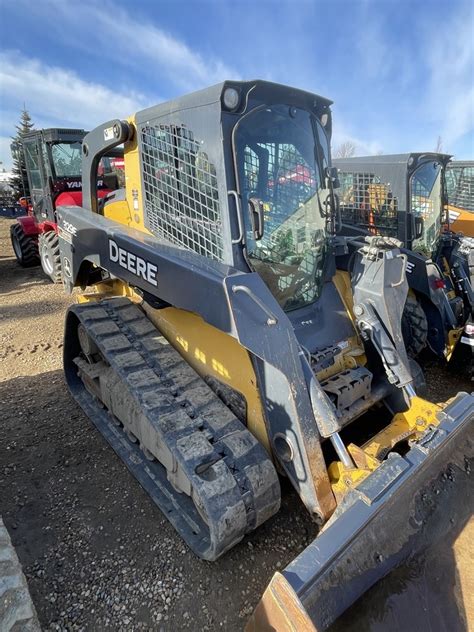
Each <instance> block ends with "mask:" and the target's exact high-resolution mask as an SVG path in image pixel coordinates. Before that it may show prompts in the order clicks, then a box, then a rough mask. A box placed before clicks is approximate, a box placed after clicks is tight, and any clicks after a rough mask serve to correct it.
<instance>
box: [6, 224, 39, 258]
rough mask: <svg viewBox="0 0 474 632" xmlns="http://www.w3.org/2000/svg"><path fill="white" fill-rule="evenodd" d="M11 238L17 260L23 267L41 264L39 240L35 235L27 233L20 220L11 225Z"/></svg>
mask: <svg viewBox="0 0 474 632" xmlns="http://www.w3.org/2000/svg"><path fill="white" fill-rule="evenodd" d="M10 239H11V242H12V247H13V252H14V253H15V257H16V260H17V261H18V263H19V264H20V265H21V266H22V267H23V268H31V267H32V266H37V265H38V264H39V262H40V259H39V253H38V242H37V241H36V239H35V237H32V236H31V235H26V234H25V232H24V230H23V228H22V226H21V224H19V223H18V222H17V223H16V224H12V226H10Z"/></svg>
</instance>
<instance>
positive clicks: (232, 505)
mask: <svg viewBox="0 0 474 632" xmlns="http://www.w3.org/2000/svg"><path fill="white" fill-rule="evenodd" d="M71 313H73V314H74V315H75V316H76V318H77V319H78V320H79V321H80V322H82V323H83V324H84V326H85V327H86V329H87V331H88V333H89V335H90V337H91V338H92V340H94V342H95V343H96V345H97V346H98V347H99V349H100V351H101V353H102V355H103V357H104V358H106V360H107V362H108V363H109V364H110V366H111V367H112V368H113V369H114V371H115V372H116V374H117V375H118V376H119V377H120V379H121V381H122V382H123V388H124V389H126V390H127V391H128V393H129V394H130V395H131V396H132V397H133V400H134V402H135V403H136V407H137V409H139V410H140V411H141V413H142V414H144V415H146V418H147V422H148V427H149V428H151V429H152V430H151V432H152V433H155V436H154V439H153V440H156V441H158V442H163V443H164V444H165V445H166V446H167V447H168V449H169V450H170V451H171V453H172V454H173V456H174V457H175V459H176V461H177V462H179V465H180V468H181V469H182V471H184V473H185V474H186V476H187V478H188V480H189V481H190V482H191V485H192V487H193V489H194V490H195V492H197V494H198V496H199V501H200V505H201V507H202V508H203V511H204V514H205V516H206V522H204V521H203V520H202V518H201V516H200V514H199V512H198V511H197V510H196V508H195V505H194V503H193V501H192V499H191V498H190V497H189V496H187V495H186V494H184V493H178V492H176V490H175V489H174V487H173V486H172V485H171V483H170V482H169V481H168V478H167V474H166V469H165V468H164V466H162V465H161V464H160V463H159V462H157V461H152V462H150V461H148V460H147V459H146V458H145V457H144V454H143V452H142V450H140V448H139V447H138V445H137V444H135V443H132V442H131V441H129V440H128V439H127V438H126V435H125V433H124V431H123V429H121V428H119V427H118V426H117V425H116V423H114V421H113V419H112V418H111V415H110V414H109V413H108V412H107V410H104V409H103V408H101V407H100V405H99V404H98V402H97V401H96V400H95V398H94V397H93V396H92V395H90V394H89V392H88V391H87V390H86V389H85V387H84V385H83V383H82V380H81V379H80V378H79V377H78V376H77V370H76V371H75V375H74V370H73V367H74V362H75V361H76V362H77V359H76V360H75V359H74V358H68V356H67V354H68V349H69V348H74V343H73V346H72V347H71V341H70V340H68V339H66V340H65V345H64V346H65V366H66V377H67V381H68V385H69V387H70V389H71V392H72V394H73V395H74V397H75V398H76V400H77V401H78V402H79V404H80V405H81V406H82V408H83V409H84V410H85V412H86V414H87V415H88V416H89V417H90V418H91V419H92V421H93V422H94V424H95V425H96V426H97V428H98V429H99V430H100V431H101V432H102V434H103V435H104V436H105V438H106V439H107V440H108V441H109V443H110V444H111V445H112V447H113V448H114V450H115V451H116V452H117V454H118V455H119V456H120V457H121V458H122V459H123V460H124V461H125V463H126V464H127V466H128V468H129V469H130V470H131V471H132V473H133V474H134V475H135V476H136V478H137V479H138V480H139V481H140V483H141V485H142V486H143V487H144V488H145V489H146V491H147V492H148V493H149V494H150V496H151V497H152V499H153V500H154V502H155V503H156V504H157V505H158V506H159V507H160V509H161V510H162V511H163V513H164V514H165V515H166V517H167V518H168V519H169V520H170V522H171V523H172V524H173V526H174V527H175V528H176V530H177V531H178V532H179V533H180V535H181V536H182V537H183V539H184V540H185V541H186V542H187V544H188V545H189V546H190V547H191V548H192V549H193V551H194V552H195V553H196V554H197V555H199V556H200V557H202V558H204V559H207V560H215V559H217V558H218V557H219V556H220V555H222V554H223V553H224V552H225V551H227V550H229V549H230V548H231V547H233V546H234V545H235V544H237V542H239V541H240V540H241V539H242V538H243V537H244V535H245V534H246V533H248V532H249V531H251V530H253V529H255V528H256V527H257V526H258V525H260V524H262V523H263V522H264V521H265V520H267V519H268V518H269V517H270V516H272V515H273V514H274V513H276V512H277V511H278V509H279V507H280V486H279V481H278V477H277V474H276V471H275V468H274V466H273V464H272V462H271V460H270V459H269V457H268V454H267V453H266V451H265V449H264V448H263V447H262V446H261V445H260V444H259V443H258V441H257V440H256V439H255V437H254V436H253V435H252V434H251V433H250V432H249V431H248V430H247V429H246V428H245V426H244V425H243V424H242V423H241V422H240V421H239V420H238V419H237V418H236V417H235V416H234V415H233V414H232V413H231V411H230V410H229V409H228V408H227V406H225V404H224V403H223V402H222V401H221V400H220V399H219V398H218V397H217V395H216V394H215V393H214V392H213V391H212V390H211V389H210V387H209V386H208V385H207V384H206V383H205V382H204V380H203V379H202V378H201V377H200V376H199V375H198V374H197V373H196V372H195V371H194V370H193V369H192V368H191V367H190V366H189V365H188V364H187V362H186V361H185V360H184V359H183V358H182V357H181V356H180V355H179V353H178V352H177V351H176V350H175V349H174V348H173V347H172V346H171V345H169V344H168V343H167V342H166V341H165V339H164V338H163V337H162V336H161V335H160V334H159V332H158V331H157V329H156V328H155V326H154V325H153V324H152V323H151V322H150V320H149V319H148V318H147V317H146V315H145V314H144V313H143V311H142V310H141V309H140V308H139V307H138V306H137V305H135V304H133V303H131V302H130V301H129V300H128V299H121V298H120V299H110V300H104V301H102V302H100V303H98V304H93V305H91V304H88V305H84V304H83V305H76V306H73V307H71V308H70V310H69V312H68V319H69V318H70V315H71ZM68 322H69V320H68ZM76 324H77V321H76ZM67 331H69V332H71V331H72V328H71V327H67ZM67 335H71V334H67ZM76 348H77V345H76ZM196 472H199V473H196Z"/></svg>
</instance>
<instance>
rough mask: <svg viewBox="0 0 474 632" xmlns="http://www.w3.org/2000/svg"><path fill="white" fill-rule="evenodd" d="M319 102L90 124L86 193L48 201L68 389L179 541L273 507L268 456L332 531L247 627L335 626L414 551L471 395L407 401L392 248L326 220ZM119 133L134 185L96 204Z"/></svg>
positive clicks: (325, 108)
mask: <svg viewBox="0 0 474 632" xmlns="http://www.w3.org/2000/svg"><path fill="white" fill-rule="evenodd" d="M329 105H330V102H329V101H327V100H326V99H323V98H322V97H318V96H317V95H313V94H309V93H306V92H303V91H299V90H294V89H292V88H288V87H286V86H278V85H275V84H270V83H267V82H260V81H256V82H248V83H246V82H225V83H224V84H221V85H218V86H214V87H212V88H209V89H208V90H205V91H202V92H199V93H197V94H194V95H188V96H187V97H183V98H182V99H179V100H177V101H176V102H174V103H172V104H164V105H159V106H156V107H155V108H150V109H148V110H145V111H143V112H139V113H137V114H136V115H135V116H134V117H130V119H128V120H127V121H118V120H116V121H109V122H108V123H105V124H104V125H102V126H99V127H98V128H96V129H95V130H93V131H92V132H91V133H90V134H88V135H87V136H86V138H85V139H84V144H83V147H84V160H83V179H82V180H83V191H84V201H85V208H82V209H77V208H76V209H68V208H66V207H63V208H62V209H61V211H60V212H59V227H60V235H61V258H62V264H63V267H64V269H65V270H67V271H68V272H67V275H66V278H65V283H66V288H67V290H69V291H72V289H73V287H78V286H81V287H82V288H86V287H89V288H90V287H91V286H92V288H93V289H92V291H88V292H87V293H86V294H85V295H83V296H82V298H81V300H82V301H83V303H81V304H80V305H78V306H75V307H72V308H70V310H69V312H68V315H67V319H66V328H65V342H64V365H65V372H66V378H67V382H68V385H69V388H70V389H71V392H72V394H73V396H74V397H75V398H76V400H77V401H78V402H79V404H80V405H81V406H82V408H83V409H84V410H85V412H86V413H87V414H88V416H89V417H90V418H91V419H92V421H93V422H94V424H95V425H96V426H97V428H98V429H99V430H100V431H101V432H102V434H103V435H104V436H105V437H106V439H107V440H108V441H109V442H110V443H111V444H112V446H113V448H114V449H115V451H116V452H117V454H118V455H119V456H120V457H121V458H122V459H123V460H124V462H125V463H126V465H127V467H128V468H129V469H130V470H131V471H132V473H133V474H134V475H135V477H136V478H137V479H138V480H139V481H140V483H141V484H142V486H143V487H144V488H145V489H146V490H147V491H148V493H149V494H150V496H151V497H152V499H153V500H154V501H155V502H156V504H157V505H158V506H159V507H160V509H161V510H162V511H163V513H164V514H165V516H166V517H168V519H169V520H170V521H171V522H172V524H173V525H174V526H175V528H176V529H177V531H178V532H179V533H180V535H181V536H182V537H183V538H184V539H185V540H186V542H187V543H188V545H189V546H190V547H191V548H192V550H193V551H194V552H195V553H197V554H198V555H199V556H201V557H203V558H204V559H208V560H213V559H216V558H217V557H219V555H221V554H223V553H224V552H225V551H227V550H229V548H231V547H232V546H234V545H235V544H236V543H237V542H239V541H240V540H241V539H242V538H243V537H244V536H245V534H246V533H248V532H249V531H251V530H252V529H254V528H256V527H258V525H260V524H262V523H263V522H264V521H265V520H267V519H268V518H269V517H271V516H272V515H273V514H274V513H275V512H276V511H278V508H279V505H280V487H279V482H278V476H277V471H278V473H279V474H282V475H285V476H286V477H287V478H288V480H289V481H290V483H291V484H292V485H293V486H294V488H295V490H296V492H297V494H298V496H299V498H300V499H301V502H302V503H303V504H304V506H305V507H306V509H307V510H308V512H309V513H310V515H311V516H312V517H313V518H314V520H316V521H317V522H318V523H319V524H320V525H324V524H326V525H327V526H326V527H325V528H324V529H323V531H322V533H321V535H320V536H319V537H318V538H317V539H316V540H315V542H313V543H312V544H311V545H310V546H309V547H308V548H307V549H306V550H305V551H303V553H302V554H301V555H300V556H298V558H296V560H294V562H292V563H291V564H290V565H289V566H288V568H287V569H285V570H284V571H283V572H282V573H276V574H275V576H274V579H273V580H272V582H271V584H270V585H269V588H268V589H267V591H266V593H265V596H264V598H263V600H262V602H261V604H260V606H259V607H258V608H257V610H256V612H255V616H254V618H253V619H252V622H251V625H254V626H255V627H254V629H256V630H266V629H268V630H274V629H277V630H279V631H280V630H281V631H282V632H283V631H284V630H296V629H297V630H307V631H310V630H314V629H318V630H322V629H325V628H326V627H327V626H328V625H330V623H331V622H332V621H333V620H334V619H335V618H337V616H338V615H339V614H340V613H341V612H342V611H343V610H344V608H346V607H347V606H348V605H349V604H351V603H353V602H354V601H355V600H356V599H357V598H358V597H359V596H360V595H361V594H362V593H363V592H364V591H365V590H367V589H368V588H369V587H370V586H371V585H373V584H374V583H375V582H376V581H377V579H378V578H379V577H381V576H383V575H384V574H386V573H387V572H389V570H390V569H391V568H393V566H394V565H396V564H398V563H399V562H400V561H401V560H402V559H403V558H404V557H406V556H408V555H411V554H414V553H415V552H416V551H417V550H419V548H420V546H422V545H423V543H424V536H425V535H427V534H429V533H430V532H431V529H430V528H427V526H426V525H427V524H428V523H429V521H427V522H426V524H425V522H424V521H423V519H422V520H421V521H419V520H418V518H417V516H418V515H419V512H418V510H419V502H418V500H417V499H418V495H417V494H416V493H415V492H416V491H417V490H418V491H419V492H420V493H421V496H422V504H423V502H424V501H423V497H424V494H425V492H426V493H429V488H430V485H431V482H432V481H433V480H436V479H437V477H438V476H439V475H440V474H441V473H442V472H444V471H445V468H446V467H447V466H448V465H449V459H450V458H451V456H452V458H453V460H454V461H455V463H456V467H458V468H461V469H462V468H464V463H465V462H469V459H470V458H472V455H473V441H472V422H473V421H474V397H473V396H471V395H468V394H465V393H460V394H458V395H457V396H456V397H455V398H454V399H453V400H452V401H450V402H446V403H441V404H439V405H437V404H434V403H431V402H427V401H424V400H423V399H420V398H419V397H418V396H417V393H416V388H417V384H418V380H417V379H416V374H415V373H416V371H415V365H414V363H413V362H412V361H411V360H410V359H409V357H408V354H407V351H406V348H405V345H404V342H403V336H402V327H401V314H402V310H403V306H404V304H405V302H406V298H407V294H408V283H407V279H406V264H407V260H406V256H405V255H404V254H403V253H402V252H401V251H400V249H399V247H398V245H399V244H398V243H397V242H394V241H393V240H386V239H380V238H375V237H373V236H372V237H370V238H368V239H367V240H366V241H365V242H364V243H362V244H359V245H357V246H356V248H355V250H354V249H352V251H351V249H350V248H349V244H348V242H347V240H344V239H342V240H341V239H337V238H336V236H335V225H336V223H337V222H336V219H337V218H336V205H335V198H334V192H333V183H334V180H335V173H334V171H333V170H332V169H331V162H330V143H329V139H330V134H331V118H330V109H329ZM122 143H123V144H124V156H125V158H124V159H125V173H126V188H125V190H124V191H123V192H121V194H120V195H118V194H117V195H114V196H113V197H112V198H110V199H105V202H104V204H103V205H100V206H99V205H98V203H97V195H96V188H97V178H96V170H97V166H98V164H99V161H100V158H101V156H102V155H104V154H105V152H107V151H109V150H111V149H113V148H115V147H117V146H119V145H120V144H122ZM351 253H352V254H351ZM339 256H341V257H350V259H351V265H350V266H348V267H347V268H345V269H337V261H338V257H339ZM120 297H121V298H120ZM124 297H126V298H124ZM467 469H469V468H467ZM467 469H466V473H467ZM449 498H450V499H454V498H455V493H454V490H452V491H450V496H449ZM433 515H434V514H433ZM394 517H397V519H395V518H394ZM399 517H403V519H402V523H403V522H404V521H406V522H407V524H408V525H409V528H408V527H407V528H406V530H405V531H404V532H403V533H400V529H401V528H402V527H401V526H400V525H401V523H400V520H398V518H399ZM394 525H395V526H396V532H395V531H394V528H393V526H394ZM374 538H375V539H376V543H377V546H376V551H375V553H376V557H374V548H375V547H374ZM427 543H428V542H426V544H427ZM382 562H383V563H382ZM349 565H350V566H349Z"/></svg>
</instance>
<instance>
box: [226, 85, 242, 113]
mask: <svg viewBox="0 0 474 632" xmlns="http://www.w3.org/2000/svg"><path fill="white" fill-rule="evenodd" d="M222 102H223V103H224V107H225V108H226V109H227V110H236V109H237V108H238V106H239V102H240V94H239V91H238V90H237V89H236V88H226V89H225V90H224V94H223V95H222Z"/></svg>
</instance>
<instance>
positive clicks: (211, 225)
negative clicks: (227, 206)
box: [140, 124, 223, 261]
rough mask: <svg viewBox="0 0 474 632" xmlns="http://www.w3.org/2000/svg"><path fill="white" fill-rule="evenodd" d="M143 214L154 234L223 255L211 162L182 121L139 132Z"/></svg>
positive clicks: (198, 250) (217, 256)
mask: <svg viewBox="0 0 474 632" xmlns="http://www.w3.org/2000/svg"><path fill="white" fill-rule="evenodd" d="M140 132H141V133H140V138H141V147H140V150H141V158H142V164H143V181H144V203H145V216H146V222H147V226H148V228H149V229H150V230H151V231H152V232H153V234H154V235H156V236H157V237H163V238H164V239H167V240H169V241H171V242H172V243H174V244H177V245H179V246H182V247H183V248H186V249H188V250H192V251H194V252H196V253H198V254H200V255H203V256H205V257H208V258H211V259H217V260H219V261H221V260H222V257H223V243H222V224H221V211H220V205H219V194H218V185H217V175H216V169H215V166H214V165H213V164H212V163H211V162H210V161H209V157H208V155H207V153H206V152H205V151H204V150H203V144H202V143H201V142H200V141H199V140H197V139H195V138H194V134H193V132H192V131H191V130H190V129H189V128H188V127H185V126H184V125H182V126H178V125H164V124H161V125H145V126H143V127H142V128H141V131H140Z"/></svg>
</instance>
